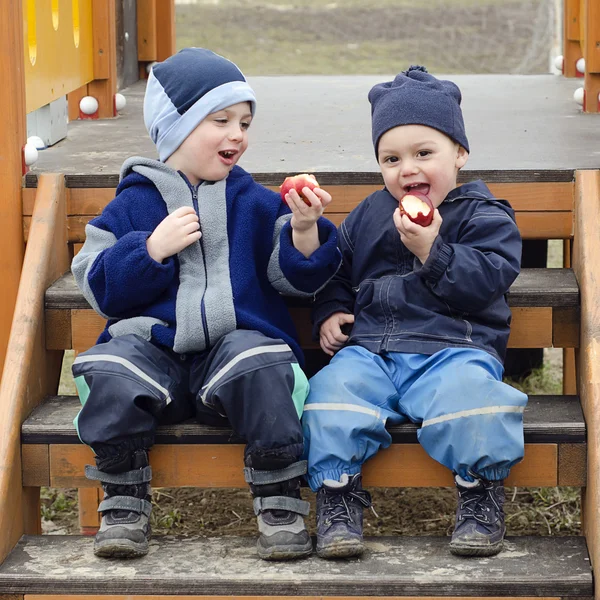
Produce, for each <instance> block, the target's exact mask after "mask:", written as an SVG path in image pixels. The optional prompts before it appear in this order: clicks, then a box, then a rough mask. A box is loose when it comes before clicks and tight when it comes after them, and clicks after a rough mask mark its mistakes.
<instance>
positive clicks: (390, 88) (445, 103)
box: [369, 66, 469, 156]
mask: <svg viewBox="0 0 600 600" xmlns="http://www.w3.org/2000/svg"><path fill="white" fill-rule="evenodd" d="M461 100H462V96H461V93H460V89H459V88H458V86H457V85H456V84H455V83H452V82H451V81H446V80H443V79H437V78H436V77H434V76H433V75H430V74H429V73H428V72H427V69H426V68H425V67H419V66H411V67H409V69H408V70H406V71H403V72H402V73H399V74H398V75H396V78H395V79H394V81H386V82H385V83H379V84H377V85H375V86H374V87H373V88H371V91H370V92H369V102H370V103H371V125H372V131H373V145H374V147H375V155H376V156H377V149H378V146H379V140H380V139H381V136H382V135H383V134H384V133H385V132H386V131H388V130H390V129H393V128H394V127H398V126H399V125H426V126H427V127H432V128H433V129H437V130H438V131H441V132H442V133H445V134H446V135H447V136H448V137H449V138H451V139H452V140H454V141H455V142H458V143H459V144H460V145H461V146H462V147H463V148H464V149H465V150H466V151H467V152H469V142H468V140H467V135H466V133H465V124H464V121H463V116H462V111H461V110H460V102H461Z"/></svg>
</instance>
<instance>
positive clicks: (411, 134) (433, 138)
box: [378, 125, 469, 207]
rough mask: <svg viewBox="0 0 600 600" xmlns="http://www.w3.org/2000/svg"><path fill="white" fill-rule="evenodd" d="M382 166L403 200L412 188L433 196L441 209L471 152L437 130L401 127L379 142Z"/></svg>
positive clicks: (394, 193) (392, 188) (387, 183)
mask: <svg viewBox="0 0 600 600" xmlns="http://www.w3.org/2000/svg"><path fill="white" fill-rule="evenodd" d="M378 153H379V157H378V158H379V167H380V169H381V173H382V174H383V180H384V182H385V186H386V188H387V189H388V191H389V192H390V194H392V196H394V198H396V200H398V201H400V200H401V199H402V198H403V196H405V195H406V194H408V193H409V192H410V191H411V189H416V190H417V191H420V192H422V193H423V194H426V195H427V196H429V198H430V200H431V202H432V204H433V206H435V207H438V206H439V205H440V204H441V203H442V202H443V201H444V198H445V197H446V196H447V195H448V193H449V192H450V191H451V190H453V189H454V188H455V187H456V177H457V174H458V170H459V169H460V168H461V167H463V166H464V165H465V164H466V162H467V158H468V156H469V155H468V153H467V151H466V150H465V149H464V148H463V147H462V146H459V145H458V144H457V143H456V142H454V141H452V140H451V139H450V138H449V137H448V136H446V135H445V134H443V133H441V132H440V131H438V130H437V129H432V128H431V127H425V126H424V125H401V126H399V127H394V128H393V129H390V130H389V131H386V132H385V133H384V134H383V135H382V136H381V138H380V140H379V149H378Z"/></svg>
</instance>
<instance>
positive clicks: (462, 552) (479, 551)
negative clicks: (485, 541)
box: [450, 541, 504, 556]
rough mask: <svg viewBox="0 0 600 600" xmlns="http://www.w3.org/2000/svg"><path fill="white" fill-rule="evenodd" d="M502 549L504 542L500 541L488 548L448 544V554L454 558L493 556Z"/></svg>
mask: <svg viewBox="0 0 600 600" xmlns="http://www.w3.org/2000/svg"><path fill="white" fill-rule="evenodd" d="M503 548H504V542H503V541H500V542H498V543H496V544H491V545H489V546H464V545H452V544H450V552H451V554H454V556H495V555H496V554H498V553H499V552H501V551H502V549H503Z"/></svg>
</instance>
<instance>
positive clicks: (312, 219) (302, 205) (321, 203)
mask: <svg viewBox="0 0 600 600" xmlns="http://www.w3.org/2000/svg"><path fill="white" fill-rule="evenodd" d="M302 193H303V194H304V196H305V197H306V200H308V202H310V206H309V205H308V204H306V202H305V201H304V200H302V198H300V196H299V194H298V192H296V190H294V189H292V190H290V191H289V192H288V193H287V194H286V196H285V200H286V202H287V204H288V206H289V207H290V210H291V211H292V222H291V226H292V229H293V230H294V231H296V232H298V233H300V232H302V231H308V230H309V229H310V228H311V227H312V226H313V225H314V224H315V223H316V222H317V221H318V219H319V217H320V216H321V215H322V214H323V211H324V210H325V207H326V206H327V205H328V204H329V203H330V202H331V196H330V195H329V194H328V193H327V192H326V191H325V190H324V189H322V188H320V187H316V188H315V189H314V190H311V189H310V188H308V187H305V188H303V190H302Z"/></svg>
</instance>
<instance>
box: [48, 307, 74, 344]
mask: <svg viewBox="0 0 600 600" xmlns="http://www.w3.org/2000/svg"><path fill="white" fill-rule="evenodd" d="M45 319H46V348H47V349H48V350H65V349H68V348H71V346H72V345H73V342H72V337H71V311H70V310H52V309H48V310H46V311H45Z"/></svg>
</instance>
